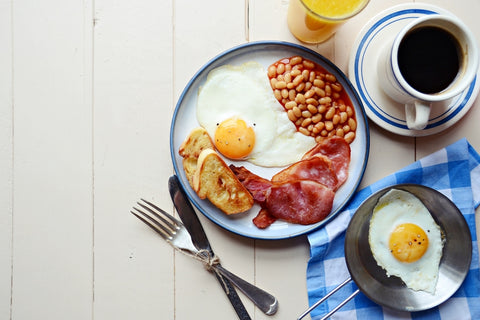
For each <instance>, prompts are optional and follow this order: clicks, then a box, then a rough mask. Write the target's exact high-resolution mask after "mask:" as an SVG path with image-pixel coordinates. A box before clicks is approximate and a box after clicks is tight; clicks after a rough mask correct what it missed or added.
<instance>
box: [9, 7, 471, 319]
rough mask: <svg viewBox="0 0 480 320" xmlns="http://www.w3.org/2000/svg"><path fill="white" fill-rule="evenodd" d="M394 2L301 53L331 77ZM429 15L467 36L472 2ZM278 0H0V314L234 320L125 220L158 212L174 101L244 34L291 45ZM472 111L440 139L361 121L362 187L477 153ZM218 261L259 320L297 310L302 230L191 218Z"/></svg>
mask: <svg viewBox="0 0 480 320" xmlns="http://www.w3.org/2000/svg"><path fill="white" fill-rule="evenodd" d="M402 2H407V1H400V0H398V1H397V0H371V2H370V4H369V5H368V7H367V8H366V9H365V10H364V11H363V12H362V13H361V14H359V15H358V16H357V17H355V18H354V19H352V20H351V21H350V22H348V23H347V24H346V25H344V26H343V27H342V28H341V29H340V31H338V33H337V34H336V36H335V37H334V38H332V39H331V40H329V41H328V42H326V43H324V44H321V45H317V46H310V48H312V49H314V50H316V51H317V52H319V53H321V54H322V55H324V56H326V57H327V58H329V59H331V60H333V61H334V62H335V63H336V64H337V65H338V66H339V67H340V68H341V69H342V70H344V71H347V64H348V63H347V62H348V57H349V54H350V49H351V46H352V42H353V40H354V39H355V37H356V35H357V33H358V31H359V30H360V28H361V27H362V26H363V25H364V24H365V23H366V22H367V21H368V20H369V19H370V18H371V17H373V16H374V15H375V14H377V13H378V12H380V11H381V10H383V9H386V8H388V7H390V6H392V5H395V4H398V3H402ZM425 2H428V3H433V4H436V5H439V6H441V7H444V8H446V9H448V10H450V11H451V12H453V13H454V14H456V15H457V16H459V17H461V18H462V19H463V20H464V22H465V23H466V24H467V25H468V26H469V27H470V28H471V29H473V31H474V32H475V34H476V36H477V40H479V41H480V23H479V22H478V12H480V2H479V1H476V0H462V1H449V0H438V1H432V0H426V1H425ZM287 7H288V0H250V1H248V0H244V1H239V0H236V1H221V0H206V1H187V0H160V1H159V0H144V1H127V0H117V1H113V0H95V1H93V0H69V1H64V0H44V1H19V0H11V1H0V46H1V50H0V167H1V168H2V170H0V319H14V320H24V319H49V320H57V319H58V320H59V319H70V320H76V319H79V320H80V319H81V320H85V319H96V320H103V319H117V320H120V319H177V320H186V319H235V318H236V316H235V313H234V311H233V309H232V307H231V305H230V304H229V302H228V300H227V299H226V297H225V295H224V294H223V292H222V290H221V288H220V286H219V284H218V283H217V282H216V281H215V280H214V279H213V276H212V275H211V274H209V273H208V272H206V271H205V270H204V268H202V266H201V265H200V264H199V263H198V262H196V261H193V260H192V259H189V258H187V257H185V256H183V255H181V254H178V253H175V252H173V250H172V249H171V247H169V246H168V245H167V244H166V243H164V242H163V241H162V240H161V239H160V238H159V237H158V236H157V235H156V234H154V233H153V232H151V230H150V229H148V228H147V227H145V226H144V225H143V224H141V223H140V222H139V221H138V220H137V219H136V218H135V217H133V216H132V215H131V214H130V213H129V210H130V208H131V207H132V205H133V204H134V203H135V201H136V200H137V199H138V198H139V197H145V198H148V199H150V200H154V201H155V202H156V203H158V204H159V205H160V206H162V207H164V208H167V209H169V210H171V211H172V212H173V206H172V204H171V201H170V197H169V194H168V190H167V179H168V177H169V176H170V175H171V174H172V173H173V167H172V163H171V159H170V153H169V130H170V121H171V117H172V114H173V110H174V106H175V103H176V101H177V99H178V97H179V95H180V93H181V92H182V90H183V88H184V86H185V85H186V83H187V82H188V80H189V79H190V78H191V77H192V75H193V74H194V73H195V72H196V71H197V70H198V69H199V68H200V67H201V66H202V65H203V64H204V63H206V62H207V61H208V60H209V59H210V58H212V57H213V56H215V55H217V54H218V53H220V52H222V51H224V50H226V49H228V48H230V47H233V46H236V45H239V44H242V43H245V42H249V41H256V40H284V41H290V42H297V41H296V40H295V39H294V37H293V36H292V35H291V34H290V33H289V31H288V29H287V25H286V12H287ZM479 104H480V102H478V101H477V102H476V103H475V105H474V106H473V107H472V109H471V110H470V111H469V113H468V114H467V115H466V116H465V117H464V118H463V119H462V120H461V121H459V122H458V123H457V124H456V125H454V126H453V127H451V128H450V129H448V130H446V131H444V132H442V133H441V134H438V135H434V136H430V137H424V138H412V137H404V136H398V135H395V134H391V133H389V132H387V131H385V130H383V129H381V128H379V127H378V126H376V125H374V124H372V123H370V135H371V136H370V137H371V148H370V158H369V162H368V166H367V169H366V172H365V176H364V179H363V181H362V186H366V185H368V184H370V183H372V182H374V181H376V180H378V179H380V178H382V177H384V176H385V175H387V174H389V173H392V172H394V171H395V170H397V169H399V168H401V167H403V166H406V165H408V164H410V163H412V162H413V161H414V160H416V159H418V158H421V157H423V156H425V155H427V154H429V153H431V152H433V151H436V150H437V149H439V148H442V147H444V146H446V145H448V144H450V143H453V142H455V141H457V140H458V139H460V138H462V137H467V138H468V140H469V141H470V143H471V144H472V145H473V146H474V147H475V148H476V149H477V150H480V126H479V122H480V105H479ZM201 220H202V223H203V225H204V228H205V229H206V231H207V234H208V237H209V238H210V241H211V242H212V246H213V247H214V249H215V251H216V253H217V254H218V255H219V256H220V257H221V259H222V262H223V265H224V266H225V267H227V268H229V269H231V270H232V271H234V272H235V273H237V274H238V275H240V276H242V277H244V278H245V279H247V280H249V281H251V282H254V283H255V284H257V285H258V286H261V287H263V288H265V289H266V290H268V291H270V292H272V293H274V294H275V295H276V296H277V297H278V299H279V301H280V308H279V311H278V313H277V314H276V315H275V316H272V317H267V316H265V315H263V314H262V313H261V312H260V311H259V310H257V309H255V307H254V306H253V304H252V303H251V302H250V301H248V300H247V299H245V298H244V297H243V296H242V299H243V301H244V303H245V305H246V307H247V309H248V311H249V313H250V315H251V316H252V318H253V319H294V318H296V317H297V316H298V315H299V314H300V313H301V312H302V311H303V310H304V309H305V308H306V306H307V293H306V280H305V272H306V265H307V261H308V258H309V248H308V244H307V240H306V237H305V236H301V237H298V238H295V239H291V240H280V241H260V240H252V239H248V238H243V237H241V236H237V235H233V234H231V233H230V232H228V231H225V230H223V229H221V228H219V227H218V226H216V225H214V224H213V223H212V222H210V221H209V220H207V219H206V218H204V217H203V216H202V217H201Z"/></svg>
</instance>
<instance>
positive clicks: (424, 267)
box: [368, 189, 443, 294]
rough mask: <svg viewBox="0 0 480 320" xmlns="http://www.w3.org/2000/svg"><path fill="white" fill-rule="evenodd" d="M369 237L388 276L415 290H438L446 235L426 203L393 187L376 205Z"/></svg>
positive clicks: (373, 249) (379, 262) (372, 248)
mask: <svg viewBox="0 0 480 320" xmlns="http://www.w3.org/2000/svg"><path fill="white" fill-rule="evenodd" d="M368 241H369V244H370V249H371V251H372V254H373V257H374V258H375V260H376V261H377V264H378V265H379V266H380V267H382V268H383V269H384V270H385V271H386V273H387V276H389V277H390V276H397V277H400V278H401V279H402V281H403V282H404V283H405V285H406V286H407V287H408V288H410V289H412V290H415V291H419V290H421V291H426V292H429V293H431V294H434V293H435V288H436V285H437V280H438V269H439V264H440V259H441V257H442V250H443V239H442V232H441V229H440V227H439V226H438V225H437V224H436V223H435V220H434V219H433V217H432V215H431V214H430V212H429V211H428V209H427V208H426V207H425V205H424V204H423V203H422V202H421V201H420V200H419V199H418V198H417V197H415V196H414V195H413V194H411V193H409V192H406V191H403V190H397V189H392V190H390V191H388V192H387V193H386V194H385V195H383V196H382V197H381V198H380V199H379V201H378V203H377V205H376V206H375V208H374V209H373V214H372V218H371V220H370V230H369V235H368Z"/></svg>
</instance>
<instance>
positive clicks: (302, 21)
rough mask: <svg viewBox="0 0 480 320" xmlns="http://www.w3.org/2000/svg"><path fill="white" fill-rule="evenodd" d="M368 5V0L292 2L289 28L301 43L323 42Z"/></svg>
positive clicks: (292, 0) (306, 0)
mask: <svg viewBox="0 0 480 320" xmlns="http://www.w3.org/2000/svg"><path fill="white" fill-rule="evenodd" d="M367 3H368V0H335V1H332V0H290V5H289V7H288V15H287V22H288V27H289V29H290V32H292V34H293V35H294V36H295V37H296V38H297V39H298V40H300V41H303V42H306V43H318V42H322V41H325V40H327V39H328V38H330V37H331V36H332V35H333V33H334V32H335V30H336V29H337V28H338V27H339V26H340V25H341V24H342V23H343V22H345V21H346V20H347V19H349V18H351V17H353V16H354V15H356V14H357V13H359V12H360V11H362V9H363V8H364V7H365V6H366V5H367Z"/></svg>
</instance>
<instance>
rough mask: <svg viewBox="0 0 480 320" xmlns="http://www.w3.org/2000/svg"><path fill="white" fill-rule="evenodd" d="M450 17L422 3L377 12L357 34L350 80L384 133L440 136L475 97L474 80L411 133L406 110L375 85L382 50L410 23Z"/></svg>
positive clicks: (436, 105) (434, 109) (479, 85)
mask: <svg viewBox="0 0 480 320" xmlns="http://www.w3.org/2000/svg"><path fill="white" fill-rule="evenodd" d="M431 14H445V15H451V13H450V12H448V11H446V10H445V9H442V8H439V7H436V6H433V5H429V4H421V3H409V4H401V5H398V6H394V7H392V8H389V9H387V10H385V11H382V12H380V13H379V14H378V15H376V16H375V17H374V18H372V19H371V20H370V21H369V22H368V23H367V24H366V25H365V26H364V27H363V28H362V30H361V31H360V33H359V35H358V36H357V38H356V40H355V42H354V45H353V47H352V53H351V55H350V63H349V71H348V73H349V77H350V80H351V81H352V83H353V85H354V86H355V87H356V88H357V89H358V92H359V94H360V97H361V98H362V102H363V104H364V107H365V111H366V113H367V115H368V117H369V118H370V119H371V120H373V122H375V123H376V124H378V125H379V126H381V127H383V128H384V129H386V130H388V131H391V132H393V133H396V134H400V135H404V136H415V137H419V136H427V135H432V134H435V133H439V132H441V131H443V130H445V129H447V128H448V127H450V126H452V125H453V124H455V123H456V122H457V121H458V120H460V119H461V118H462V117H463V116H464V115H465V114H466V113H467V111H468V110H469V109H470V107H471V106H472V104H473V102H474V101H475V98H476V97H477V95H478V91H479V88H480V83H479V82H480V81H478V78H479V77H478V74H477V77H476V78H475V79H474V80H473V82H472V83H471V85H470V86H469V87H468V88H467V89H465V90H464V92H462V93H461V94H459V95H458V96H456V97H454V98H452V99H450V100H448V101H446V102H435V103H434V106H433V107H432V112H431V114H430V118H429V121H428V124H427V127H426V128H425V129H423V130H410V129H408V127H407V122H406V118H405V106H404V105H403V104H400V103H398V102H396V101H394V100H392V99H391V98H389V97H388V96H387V95H386V94H385V93H383V91H382V89H381V88H380V86H379V84H378V77H377V63H378V59H379V54H380V52H382V50H383V48H385V47H386V46H389V45H391V44H392V43H393V40H394V38H395V35H396V34H397V33H398V32H399V31H400V30H401V29H402V28H403V27H404V26H405V25H407V24H408V23H410V22H411V21H412V20H413V19H416V18H419V17H422V16H425V15H431Z"/></svg>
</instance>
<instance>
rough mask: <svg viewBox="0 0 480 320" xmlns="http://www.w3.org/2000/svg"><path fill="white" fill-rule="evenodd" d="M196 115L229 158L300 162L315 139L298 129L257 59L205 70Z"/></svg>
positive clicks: (270, 164)
mask: <svg viewBox="0 0 480 320" xmlns="http://www.w3.org/2000/svg"><path fill="white" fill-rule="evenodd" d="M196 112H197V120H198V122H199V124H200V125H201V126H202V127H204V128H205V129H206V130H207V132H208V133H209V135H210V136H211V137H212V138H213V140H214V143H215V146H216V148H217V150H218V151H219V152H220V153H221V154H223V155H224V156H225V157H227V158H230V159H233V160H246V161H249V162H251V163H253V164H255V165H258V166H264V167H280V166H286V165H289V164H292V163H294V162H296V161H299V160H300V159H301V157H302V155H303V154H304V153H305V152H307V151H308V150H310V149H311V148H312V147H313V146H314V145H315V144H316V143H315V139H314V138H313V137H307V136H305V135H303V134H302V133H300V132H298V131H297V128H296V127H295V124H293V123H292V122H291V121H290V120H289V119H288V115H287V113H286V112H285V110H284V109H283V106H282V105H280V103H279V102H278V101H277V100H276V99H275V96H274V94H273V90H272V88H271V86H270V83H269V81H268V76H267V72H266V70H265V69H264V68H263V66H262V65H260V64H259V63H257V62H246V63H244V64H242V65H240V66H233V65H224V66H221V67H218V68H216V69H213V70H212V71H210V72H209V74H208V76H207V80H206V82H205V84H204V85H203V86H202V87H201V88H200V89H199V93H198V98H197V110H196Z"/></svg>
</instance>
